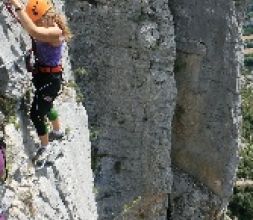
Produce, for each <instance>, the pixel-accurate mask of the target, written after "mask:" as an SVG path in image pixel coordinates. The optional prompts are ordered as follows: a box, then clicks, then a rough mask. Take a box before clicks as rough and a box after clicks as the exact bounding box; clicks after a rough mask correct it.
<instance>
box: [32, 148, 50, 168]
mask: <svg viewBox="0 0 253 220" xmlns="http://www.w3.org/2000/svg"><path fill="white" fill-rule="evenodd" d="M51 154H52V152H51V149H50V146H47V147H40V148H39V149H38V150H37V152H36V154H35V156H34V157H33V159H32V161H33V163H34V165H35V166H36V167H37V168H38V169H40V168H43V167H44V166H45V164H46V162H47V160H48V158H49V156H50V155H51Z"/></svg>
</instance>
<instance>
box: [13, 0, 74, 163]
mask: <svg viewBox="0 0 253 220" xmlns="http://www.w3.org/2000/svg"><path fill="white" fill-rule="evenodd" d="M9 1H10V3H11V4H12V5H13V6H14V8H15V12H16V15H17V17H18V19H19V21H20V23H21V25H22V27H23V28H24V29H25V30H26V31H27V32H28V34H29V35H30V36H31V37H32V39H34V40H33V42H32V43H33V45H34V46H33V53H34V56H35V64H34V65H33V71H32V76H33V79H32V82H33V85H34V87H35V94H34V98H33V102H32V107H31V110H30V118H31V120H32V122H33V124H34V126H35V128H36V131H37V134H38V136H39V138H40V142H41V145H40V147H39V148H38V151H37V152H36V156H35V158H36V160H40V161H43V160H46V158H47V157H48V155H49V154H50V152H51V149H50V146H49V141H50V139H61V138H63V136H64V132H62V131H61V129H60V120H59V117H58V113H57V111H56V110H55V109H54V108H53V101H54V100H55V98H56V97H57V96H58V94H59V91H60V88H61V81H62V71H63V69H62V65H61V57H62V51H63V46H64V42H65V41H69V40H70V38H71V33H70V31H69V28H68V25H67V23H66V19H65V18H64V17H63V16H62V15H60V14H59V13H57V12H56V11H55V9H54V7H53V5H52V3H51V2H50V1H49V0H28V2H27V4H26V7H24V5H23V3H22V2H21V1H20V0H9ZM46 116H47V118H48V119H49V121H51V123H52V127H53V130H52V131H51V132H48V128H47V125H46V123H45V122H46Z"/></svg>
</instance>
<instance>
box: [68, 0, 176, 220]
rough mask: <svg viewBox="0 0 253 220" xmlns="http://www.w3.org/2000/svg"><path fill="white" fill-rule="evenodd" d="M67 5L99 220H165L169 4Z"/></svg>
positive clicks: (171, 52) (170, 89) (171, 54)
mask: <svg viewBox="0 0 253 220" xmlns="http://www.w3.org/2000/svg"><path fill="white" fill-rule="evenodd" d="M90 2H91V3H92V1H90ZM66 5H67V6H66V9H67V15H68V17H69V18H70V21H71V24H72V30H73V32H74V33H75V36H74V41H73V43H72V46H71V56H72V65H73V67H74V69H76V79H77V82H78V84H79V86H80V88H81V90H82V92H83V93H84V99H85V101H84V103H85V106H86V107H87V111H88V115H89V122H90V128H91V132H92V130H93V132H96V134H97V135H96V140H94V141H93V160H94V164H95V166H94V170H95V174H96V182H95V184H96V187H97V189H98V195H97V202H98V212H99V219H108V220H111V219H114V218H115V219H122V218H125V219H166V215H167V203H168V193H169V192H170V191H171V185H172V174H171V168H170V164H171V162H170V144H171V120H172V116H173V111H174V105H175V96H176V85H175V80H174V74H173V68H174V59H175V42H174V26H173V21H172V16H171V12H170V10H169V8H168V4H167V1H165V0H158V1H152V0H150V1H97V3H96V4H88V2H86V1H67V4H66ZM80 68H83V69H85V70H83V72H85V74H80Z"/></svg>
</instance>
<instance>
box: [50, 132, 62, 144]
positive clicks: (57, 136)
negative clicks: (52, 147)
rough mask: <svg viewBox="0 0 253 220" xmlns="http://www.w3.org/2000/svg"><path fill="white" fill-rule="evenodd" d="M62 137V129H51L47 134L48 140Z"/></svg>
mask: <svg viewBox="0 0 253 220" xmlns="http://www.w3.org/2000/svg"><path fill="white" fill-rule="evenodd" d="M63 137H64V132H63V131H54V130H53V131H51V132H49V134H48V140H49V141H53V140H62V139H63Z"/></svg>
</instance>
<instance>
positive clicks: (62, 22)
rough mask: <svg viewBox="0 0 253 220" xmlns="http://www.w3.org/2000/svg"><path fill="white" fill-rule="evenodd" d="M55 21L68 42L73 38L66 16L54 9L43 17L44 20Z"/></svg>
mask: <svg viewBox="0 0 253 220" xmlns="http://www.w3.org/2000/svg"><path fill="white" fill-rule="evenodd" d="M44 19H45V20H48V19H53V21H54V22H55V23H56V24H57V25H58V26H59V28H60V29H61V30H62V32H63V36H64V38H65V40H66V41H67V42H69V41H70V40H71V38H72V36H73V35H72V33H71V31H70V28H69V26H68V23H67V19H66V16H64V15H63V14H60V13H57V12H56V11H55V10H54V9H52V8H51V9H49V10H48V11H47V13H46V14H45V15H44V16H43V20H44Z"/></svg>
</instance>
